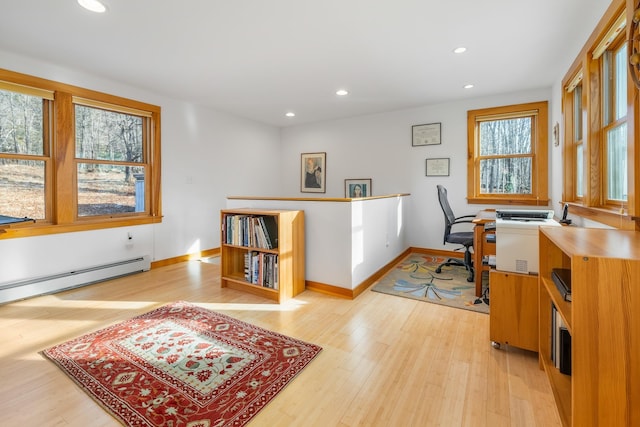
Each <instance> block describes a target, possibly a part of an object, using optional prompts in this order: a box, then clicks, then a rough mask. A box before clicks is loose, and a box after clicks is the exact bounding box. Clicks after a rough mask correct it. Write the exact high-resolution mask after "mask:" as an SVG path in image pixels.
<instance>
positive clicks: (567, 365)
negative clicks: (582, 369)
mask: <svg viewBox="0 0 640 427" xmlns="http://www.w3.org/2000/svg"><path fill="white" fill-rule="evenodd" d="M551 361H552V362H553V365H554V366H555V367H556V369H558V370H559V371H560V372H561V373H563V374H565V375H571V334H570V333H569V329H567V326H566V324H565V323H564V320H562V316H561V315H560V312H559V311H558V310H557V309H556V306H555V305H553V303H552V304H551Z"/></svg>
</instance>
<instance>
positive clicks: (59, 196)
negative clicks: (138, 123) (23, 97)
mask: <svg viewBox="0 0 640 427" xmlns="http://www.w3.org/2000/svg"><path fill="white" fill-rule="evenodd" d="M0 81H5V82H9V83H11V84H18V85H24V86H27V87H33V88H39V89H43V90H47V91H52V92H53V93H54V100H53V101H51V106H50V110H51V114H48V116H49V119H50V120H49V123H50V126H49V128H48V129H45V130H44V131H45V134H47V133H48V132H50V135H51V138H49V140H50V141H49V142H48V143H47V142H45V147H44V150H45V154H46V155H45V156H43V158H44V157H46V159H45V161H47V162H49V163H50V164H49V165H47V167H46V172H45V188H46V191H45V198H46V200H45V202H46V206H47V208H46V214H45V215H46V219H45V220H38V221H36V222H35V223H21V224H19V225H15V226H9V227H6V226H5V227H0V239H7V238H16V237H28V236H39V235H47V234H57V233H67V232H76V231H85V230H97V229H104V228H113V227H125V226H134V225H143V224H151V223H160V222H162V208H161V174H160V172H161V157H160V148H161V146H160V119H161V117H160V113H161V109H160V107H159V106H155V105H151V104H146V103H143V102H140V101H135V100H131V99H127V98H122V97H118V96H115V95H109V94H105V93H101V92H97V91H93V90H89V89H84V88H80V87H76V86H72V85H67V84H64V83H59V82H55V81H51V80H46V79H42V78H39V77H34V76H30V75H26V74H20V73H16V72H13V71H9V70H4V69H0ZM74 99H83V100H91V101H92V102H94V103H95V105H102V106H104V107H107V108H108V106H114V107H117V108H118V109H119V110H120V111H135V112H139V113H142V114H144V115H145V116H146V117H145V120H146V125H145V134H146V137H147V143H146V145H145V150H146V152H145V156H147V160H146V161H145V165H146V166H147V167H148V172H149V173H148V182H147V183H146V187H145V189H146V191H145V197H146V203H145V212H144V213H141V212H131V214H118V215H112V216H109V215H104V216H96V217H78V216H77V183H76V173H77V166H76V165H77V162H78V160H76V158H75V119H74V115H75V106H74V105H75V104H74Z"/></svg>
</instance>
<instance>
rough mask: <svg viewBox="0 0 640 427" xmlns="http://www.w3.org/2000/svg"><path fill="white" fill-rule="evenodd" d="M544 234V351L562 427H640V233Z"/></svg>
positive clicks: (562, 230)
mask: <svg viewBox="0 0 640 427" xmlns="http://www.w3.org/2000/svg"><path fill="white" fill-rule="evenodd" d="M539 233H540V248H539V250H540V272H539V302H538V306H539V319H540V322H539V340H540V350H539V353H538V354H539V361H540V367H541V368H544V370H545V371H546V373H547V376H548V378H549V381H550V383H551V388H552V390H553V394H554V396H555V400H556V404H557V406H558V412H559V414H560V418H561V419H562V422H563V424H564V425H566V426H580V427H583V426H632V425H640V308H639V307H640V306H639V304H640V233H638V232H635V231H623V230H605V229H593V228H579V227H540V231H539ZM553 268H567V269H570V270H571V295H572V301H571V302H567V301H565V300H564V299H563V297H562V296H561V294H560V292H559V291H558V289H557V288H556V285H555V284H554V282H553V280H552V278H551V273H552V269H553ZM552 303H553V305H555V307H556V309H557V310H558V312H559V313H560V315H561V316H562V319H563V321H564V323H565V325H566V327H567V329H568V331H569V333H570V334H571V375H564V374H561V373H560V372H559V370H558V369H556V367H555V364H554V363H553V361H552V360H551V347H552V345H551V339H552V338H551V335H552V332H551V331H552V321H551V310H552V309H551V306H552ZM491 308H492V309H493V305H492V307H491Z"/></svg>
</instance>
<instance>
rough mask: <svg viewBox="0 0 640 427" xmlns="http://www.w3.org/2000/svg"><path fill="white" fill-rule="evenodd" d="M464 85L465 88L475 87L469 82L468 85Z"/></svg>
mask: <svg viewBox="0 0 640 427" xmlns="http://www.w3.org/2000/svg"><path fill="white" fill-rule="evenodd" d="M462 87H463V88H465V89H471V88H472V87H473V85H472V84H468V85H464V86H462Z"/></svg>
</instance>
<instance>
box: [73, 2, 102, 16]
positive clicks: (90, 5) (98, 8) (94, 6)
mask: <svg viewBox="0 0 640 427" xmlns="http://www.w3.org/2000/svg"><path fill="white" fill-rule="evenodd" d="M78 4H79V5H80V6H82V7H84V8H85V9H87V10H90V11H91V12H96V13H103V12H106V10H107V8H106V6H105V5H104V4H102V3H101V2H99V1H98V0H78Z"/></svg>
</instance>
